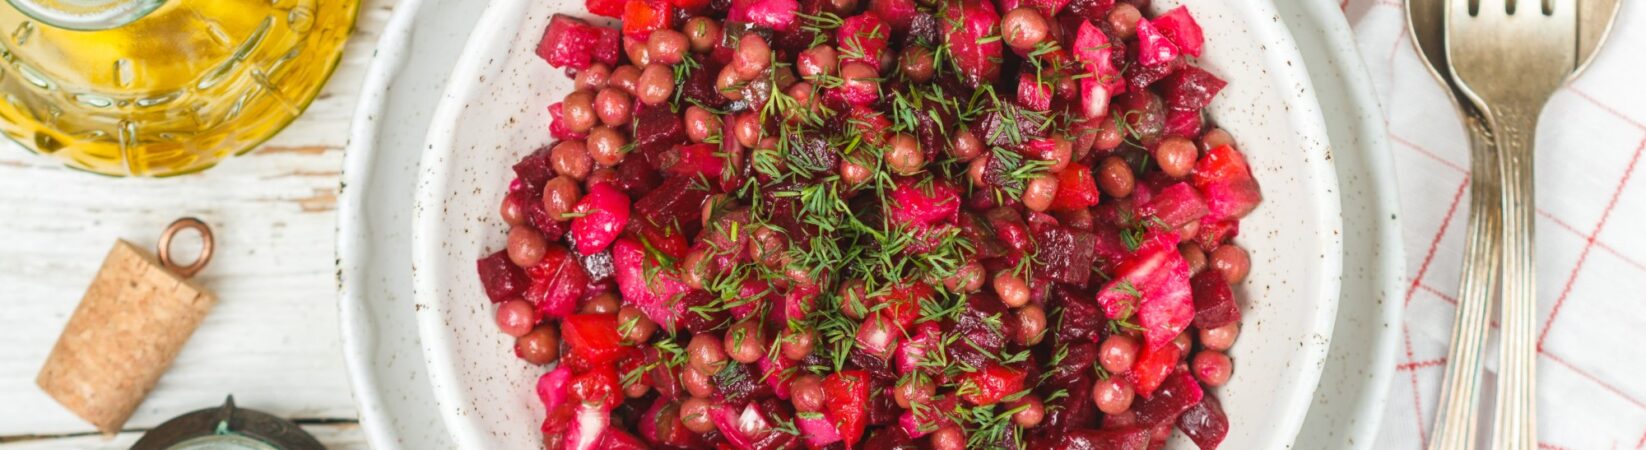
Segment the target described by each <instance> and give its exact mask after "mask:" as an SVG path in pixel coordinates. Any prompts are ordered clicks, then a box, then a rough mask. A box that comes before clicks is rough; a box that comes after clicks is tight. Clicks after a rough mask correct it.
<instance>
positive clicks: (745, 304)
mask: <svg viewBox="0 0 1646 450" xmlns="http://www.w3.org/2000/svg"><path fill="white" fill-rule="evenodd" d="M705 250H707V249H705ZM772 295H773V291H772V285H771V283H767V282H766V280H761V279H757V278H752V277H751V278H746V279H744V280H743V285H742V286H740V287H738V290H737V298H739V299H741V300H740V301H737V302H734V303H731V304H730V305H729V306H730V309H731V312H732V317H736V318H737V319H738V320H742V319H747V318H749V316H753V315H754V314H755V313H757V312H760V307H762V306H765V305H766V303H767V300H766V299H767V298H770V297H771V296H772ZM743 300H747V301H743Z"/></svg>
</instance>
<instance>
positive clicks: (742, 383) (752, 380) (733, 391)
mask: <svg viewBox="0 0 1646 450" xmlns="http://www.w3.org/2000/svg"><path fill="white" fill-rule="evenodd" d="M760 378H761V376H760V374H758V373H755V372H754V370H752V369H750V366H749V365H747V364H737V363H735V362H733V363H731V364H727V365H726V368H724V369H721V370H720V371H719V372H715V374H714V376H713V377H711V378H710V380H712V381H713V382H714V385H715V387H716V388H717V389H716V390H715V391H714V396H713V399H714V400H715V401H718V402H721V403H726V404H742V403H746V402H750V401H754V400H759V399H762V398H765V397H770V396H772V389H771V387H770V386H766V384H764V383H761V382H760Z"/></svg>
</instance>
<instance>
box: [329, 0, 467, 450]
mask: <svg viewBox="0 0 1646 450" xmlns="http://www.w3.org/2000/svg"><path fill="white" fill-rule="evenodd" d="M394 6H395V9H394V12H393V15H392V16H391V17H390V18H389V21H388V23H387V26H385V27H384V30H383V34H382V36H381V37H379V39H378V41H377V43H376V47H374V51H373V54H372V61H371V63H370V65H369V66H368V67H367V69H366V74H365V79H364V81H363V82H362V83H361V88H360V100H359V103H358V104H357V105H356V107H355V111H354V119H353V121H352V123H351V124H350V128H349V141H348V146H347V149H346V150H345V152H344V154H343V173H342V176H341V182H340V186H339V191H340V194H339V196H338V217H337V261H336V265H337V289H338V310H339V314H338V318H339V327H340V329H341V337H342V339H341V340H342V346H343V355H344V360H345V366H346V367H347V368H348V377H349V384H350V387H351V388H352V393H353V397H354V400H355V407H356V408H357V409H358V414H359V418H360V427H361V430H362V431H363V433H364V434H365V436H366V442H367V443H369V444H370V445H371V447H372V448H375V449H379V450H396V449H400V448H416V449H422V448H452V447H453V445H452V443H451V438H450V434H449V433H448V432H447V430H446V427H445V424H444V423H443V421H442V420H441V418H440V417H439V415H438V414H437V413H436V412H435V411H434V410H433V405H434V404H435V403H434V398H433V392H434V391H433V389H432V387H431V386H430V385H429V383H428V374H427V369H426V366H425V365H424V364H423V358H422V354H421V352H420V351H419V346H418V345H417V344H418V342H419V337H418V335H417V330H416V323H415V321H414V319H413V317H412V315H413V314H414V313H415V311H416V308H415V307H414V305H413V304H412V303H411V302H412V300H411V299H412V292H411V271H410V267H411V264H410V261H409V260H410V258H409V255H410V253H411V240H410V239H409V237H410V234H411V220H410V213H411V204H412V203H411V199H410V196H409V195H406V192H408V191H409V190H410V189H411V188H412V187H413V186H415V184H414V183H415V181H416V174H417V167H418V162H419V156H420V152H419V150H418V149H419V147H421V144H422V142H423V136H422V134H421V131H423V130H424V129H425V126H426V125H427V123H428V121H427V119H428V113H429V112H430V111H432V110H433V109H434V106H435V100H436V96H437V95H438V94H439V93H440V92H441V89H442V88H443V86H444V85H445V84H446V75H447V73H448V72H449V70H447V68H449V67H450V66H449V63H450V61H451V60H452V59H454V58H456V57H457V55H458V53H459V51H460V50H461V49H462V46H461V45H460V44H461V43H462V42H463V38H465V37H467V36H468V35H469V33H470V32H471V31H472V30H473V29H474V26H475V23H476V19H477V18H478V17H479V13H480V11H479V9H477V8H474V7H473V5H470V4H467V3H466V2H464V1H462V0H427V1H425V0H403V1H401V2H399V3H397V4H395V5H394ZM414 31H416V33H413V32H414ZM413 49H415V50H416V51H413ZM408 68H416V69H429V68H432V69H434V70H407V69H408ZM391 105H392V107H391Z"/></svg>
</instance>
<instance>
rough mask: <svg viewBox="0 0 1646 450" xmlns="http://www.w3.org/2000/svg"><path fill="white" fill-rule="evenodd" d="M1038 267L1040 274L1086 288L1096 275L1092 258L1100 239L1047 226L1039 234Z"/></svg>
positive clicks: (1036, 254)
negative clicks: (1089, 280)
mask: <svg viewBox="0 0 1646 450" xmlns="http://www.w3.org/2000/svg"><path fill="white" fill-rule="evenodd" d="M1035 245H1036V247H1037V248H1038V249H1039V250H1038V251H1037V252H1036V253H1035V260H1036V261H1037V262H1038V263H1039V264H1036V265H1035V269H1037V271H1038V273H1042V274H1045V275H1046V276H1047V277H1048V278H1051V279H1053V280H1056V281H1058V282H1062V283H1068V284H1073V285H1076V286H1085V285H1086V280H1087V279H1089V278H1091V276H1092V258H1093V257H1095V256H1096V253H1095V251H1096V245H1097V238H1096V236H1094V235H1092V233H1089V232H1085V231H1079V230H1075V229H1072V228H1065V227H1045V228H1043V229H1041V230H1040V231H1039V232H1037V233H1035Z"/></svg>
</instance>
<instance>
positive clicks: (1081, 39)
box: [1073, 21, 1126, 117]
mask: <svg viewBox="0 0 1646 450" xmlns="http://www.w3.org/2000/svg"><path fill="white" fill-rule="evenodd" d="M1073 45H1074V50H1073V51H1074V57H1075V60H1077V61H1080V62H1081V63H1083V64H1085V67H1086V71H1087V72H1089V73H1091V74H1092V76H1091V77H1090V78H1088V79H1091V80H1092V83H1101V84H1100V85H1098V86H1099V87H1102V88H1103V89H1104V96H1103V101H1104V102H1107V101H1108V98H1109V96H1110V95H1114V94H1118V93H1120V92H1121V91H1123V90H1125V88H1126V84H1125V79H1124V78H1123V77H1121V75H1120V68H1119V67H1118V66H1116V65H1115V63H1114V59H1115V58H1114V57H1115V53H1116V51H1115V50H1116V46H1118V45H1124V44H1121V43H1119V42H1114V43H1111V42H1110V41H1109V36H1108V35H1107V34H1104V33H1103V30H1101V29H1098V28H1097V27H1096V26H1093V25H1092V23H1091V22H1087V21H1081V22H1080V29H1079V30H1078V31H1076V32H1075V38H1074V44H1073ZM1083 81H1084V80H1083ZM1084 89H1085V87H1082V90H1083V91H1084ZM1082 98H1084V97H1082ZM1099 115H1101V114H1099ZM1087 117H1097V116H1093V115H1091V114H1090V112H1089V111H1088V114H1087Z"/></svg>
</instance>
